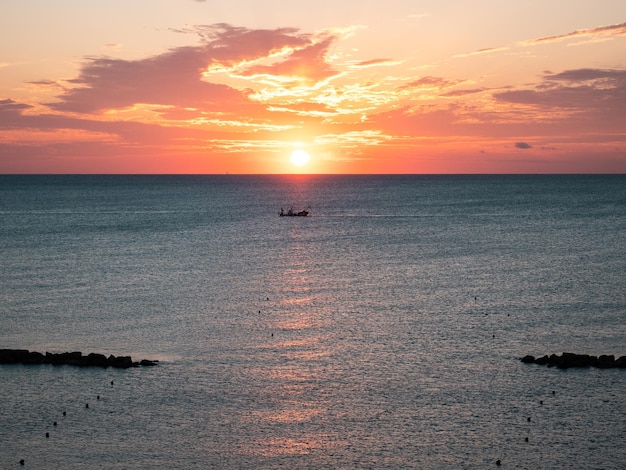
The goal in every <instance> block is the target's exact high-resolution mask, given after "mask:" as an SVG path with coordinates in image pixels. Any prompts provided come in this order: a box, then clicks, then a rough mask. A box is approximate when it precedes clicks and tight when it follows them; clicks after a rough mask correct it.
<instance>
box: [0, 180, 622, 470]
mask: <svg viewBox="0 0 626 470" xmlns="http://www.w3.org/2000/svg"><path fill="white" fill-rule="evenodd" d="M291 207H293V208H294V209H296V210H302V209H306V208H309V210H310V214H309V216H308V217H279V215H278V214H279V212H280V210H281V208H283V209H284V210H285V211H286V210H287V209H289V208H291ZM0 348H13V349H18V348H21V349H29V350H31V351H39V352H42V353H43V352H54V353H60V352H71V351H81V352H83V353H84V354H87V353H91V352H95V353H102V354H106V355H110V354H113V355H116V356H120V355H130V356H132V358H133V360H141V359H151V360H158V361H159V364H158V365H157V366H155V367H138V368H131V369H112V368H106V369H105V368H79V367H72V366H52V365H30V366H28V365H0V468H2V469H11V468H31V469H91V468H94V469H205V468H218V469H219V468H225V469H230V468H233V469H274V468H285V469H389V468H390V469H403V468H415V469H488V468H515V469H624V468H626V463H625V462H626V446H625V445H624V443H625V442H626V405H625V404H626V370H625V369H596V368H581V369H567V370H562V369H558V368H548V367H545V366H540V365H536V364H523V363H521V362H520V358H521V357H522V356H525V355H527V354H530V355H534V356H542V355H545V354H548V355H549V354H553V353H554V354H561V353H562V352H573V353H578V354H592V355H600V354H613V355H615V357H619V356H622V355H626V175H467V176H463V175H458V176H414V175H262V176H254V175H213V176H85V175H83V176H70V175H65V176H60V175H58V176H52V175H48V176H44V175H34V176H21V175H3V176H0ZM46 433H47V434H46ZM46 436H47V437H46ZM20 461H22V462H21V464H20Z"/></svg>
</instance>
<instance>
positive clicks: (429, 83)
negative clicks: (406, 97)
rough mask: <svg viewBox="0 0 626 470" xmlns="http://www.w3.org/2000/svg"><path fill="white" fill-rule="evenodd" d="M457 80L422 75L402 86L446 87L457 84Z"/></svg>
mask: <svg viewBox="0 0 626 470" xmlns="http://www.w3.org/2000/svg"><path fill="white" fill-rule="evenodd" d="M458 83H459V81H457V80H448V79H446V78H441V77H422V78H420V79H418V80H414V81H412V82H409V83H407V84H406V85H404V86H403V87H402V88H437V89H441V88H448V87H451V86H454V85H456V84H458Z"/></svg>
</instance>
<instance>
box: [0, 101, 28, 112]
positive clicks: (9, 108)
mask: <svg viewBox="0 0 626 470" xmlns="http://www.w3.org/2000/svg"><path fill="white" fill-rule="evenodd" d="M28 108H32V106H31V105H29V104H24V103H18V102H16V101H13V100H12V99H6V100H0V116H1V115H7V114H12V115H13V114H16V113H18V112H20V111H23V110H24V109H28Z"/></svg>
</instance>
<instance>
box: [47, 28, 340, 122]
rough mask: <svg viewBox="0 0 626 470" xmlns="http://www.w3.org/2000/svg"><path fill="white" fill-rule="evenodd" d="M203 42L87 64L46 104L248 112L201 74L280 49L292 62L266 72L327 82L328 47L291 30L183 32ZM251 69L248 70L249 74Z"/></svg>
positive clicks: (239, 94) (241, 96)
mask: <svg viewBox="0 0 626 470" xmlns="http://www.w3.org/2000/svg"><path fill="white" fill-rule="evenodd" d="M192 31H193V32H196V33H197V34H199V35H200V36H201V38H203V40H204V43H203V44H201V45H199V46H186V47H178V48H174V49H171V50H169V51H167V52H165V53H163V54H160V55H156V56H153V57H149V58H146V59H140V60H122V59H115V58H109V57H92V58H87V60H86V62H85V63H84V64H83V66H82V68H81V71H80V74H79V76H78V78H75V79H71V80H68V81H67V82H68V83H69V84H70V85H71V86H72V88H69V89H67V91H65V92H64V93H63V94H61V95H59V96H58V97H57V98H58V99H59V101H58V102H55V103H48V105H49V106H50V107H51V108H52V109H54V110H56V111H72V112H78V113H93V112H98V111H103V110H109V109H120V108H126V107H129V106H133V105H135V104H139V103H144V104H157V105H170V106H180V107H200V108H202V109H205V110H207V111H211V110H219V111H220V112H225V111H226V112H228V111H231V112H234V111H239V112H242V111H244V110H246V108H248V109H247V110H248V111H249V110H250V109H249V107H250V106H251V102H250V101H249V100H248V99H247V92H246V91H240V90H237V89H234V88H232V87H229V86H227V85H223V84H216V83H209V82H207V81H205V80H204V79H203V73H204V72H205V71H206V70H207V69H208V68H209V67H211V66H214V65H216V64H220V65H222V66H226V67H232V66H235V65H238V64H242V63H250V62H251V61H255V60H259V59H262V58H267V57H269V56H271V55H273V54H276V53H277V52H279V51H281V50H284V49H285V48H291V49H293V50H294V52H293V53H292V55H291V57H290V58H288V59H287V60H286V61H283V62H281V63H279V64H277V65H275V66H271V67H270V68H269V69H267V70H266V71H267V72H268V73H273V74H289V75H291V74H300V75H302V76H308V77H312V78H314V79H315V78H320V77H327V76H329V75H330V74H331V73H332V71H331V70H330V69H329V68H328V67H327V66H326V65H325V62H324V53H325V51H326V49H327V47H328V43H327V42H322V43H318V44H312V43H311V38H310V37H309V36H307V35H301V34H298V33H297V32H296V30H293V29H286V28H283V29H276V30H249V29H246V28H239V27H233V26H230V25H227V24H218V25H210V26H197V27H195V28H194V29H192V30H189V31H186V32H192ZM253 71H254V67H249V68H248V73H253Z"/></svg>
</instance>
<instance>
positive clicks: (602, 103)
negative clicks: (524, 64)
mask: <svg viewBox="0 0 626 470" xmlns="http://www.w3.org/2000/svg"><path fill="white" fill-rule="evenodd" d="M494 97H495V98H496V100H499V101H504V102H508V103H516V104H526V105H532V106H541V107H550V108H565V109H578V110H586V111H594V112H595V113H597V114H598V115H603V116H605V117H608V116H611V117H616V118H619V120H620V121H622V122H624V112H623V110H624V109H626V70H606V69H575V70H566V71H563V72H560V73H556V74H554V73H546V74H545V75H544V77H543V83H542V84H540V85H538V86H536V87H535V88H534V89H523V90H508V91H504V92H500V93H495V94H494Z"/></svg>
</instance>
